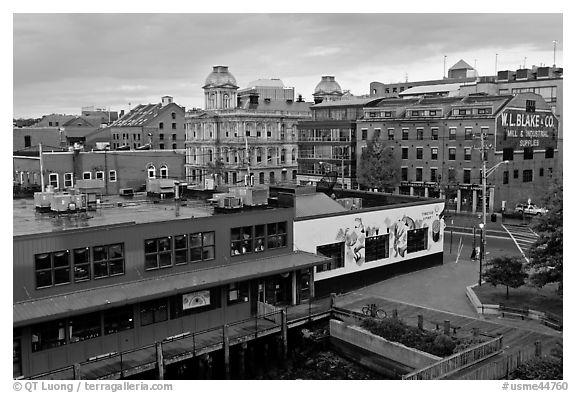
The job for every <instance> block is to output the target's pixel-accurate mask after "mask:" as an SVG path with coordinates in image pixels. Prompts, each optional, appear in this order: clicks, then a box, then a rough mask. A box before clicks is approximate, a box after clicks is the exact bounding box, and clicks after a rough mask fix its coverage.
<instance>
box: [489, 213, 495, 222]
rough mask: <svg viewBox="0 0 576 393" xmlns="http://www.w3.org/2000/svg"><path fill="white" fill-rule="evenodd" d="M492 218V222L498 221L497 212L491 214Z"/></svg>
mask: <svg viewBox="0 0 576 393" xmlns="http://www.w3.org/2000/svg"><path fill="white" fill-rule="evenodd" d="M490 220H491V221H492V222H496V213H492V214H491V215H490Z"/></svg>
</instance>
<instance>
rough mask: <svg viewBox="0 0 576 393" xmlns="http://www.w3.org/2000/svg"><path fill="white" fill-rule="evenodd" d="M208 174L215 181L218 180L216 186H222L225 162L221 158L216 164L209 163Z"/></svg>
mask: <svg viewBox="0 0 576 393" xmlns="http://www.w3.org/2000/svg"><path fill="white" fill-rule="evenodd" d="M207 167H208V172H209V173H210V174H211V175H212V177H213V178H214V180H216V185H218V186H219V185H220V184H221V181H222V175H223V173H224V162H223V161H222V159H221V158H217V159H216V160H215V161H214V162H209V163H208V164H207Z"/></svg>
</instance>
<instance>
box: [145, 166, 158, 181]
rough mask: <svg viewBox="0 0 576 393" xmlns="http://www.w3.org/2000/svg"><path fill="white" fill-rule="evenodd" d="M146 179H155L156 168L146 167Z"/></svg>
mask: <svg viewBox="0 0 576 393" xmlns="http://www.w3.org/2000/svg"><path fill="white" fill-rule="evenodd" d="M147 171H148V179H155V178H156V168H155V167H154V165H148V169H147Z"/></svg>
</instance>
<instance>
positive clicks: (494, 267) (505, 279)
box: [484, 256, 528, 299]
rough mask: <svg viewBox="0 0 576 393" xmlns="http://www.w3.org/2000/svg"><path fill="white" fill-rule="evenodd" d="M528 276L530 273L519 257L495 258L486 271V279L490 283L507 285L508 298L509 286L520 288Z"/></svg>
mask: <svg viewBox="0 0 576 393" xmlns="http://www.w3.org/2000/svg"><path fill="white" fill-rule="evenodd" d="M526 278H528V273H526V271H525V269H524V264H523V263H522V259H520V258H518V257H507V256H504V257H498V258H494V259H492V261H491V262H490V264H489V265H488V270H487V271H486V272H485V273H484V279H485V280H486V281H487V282H489V283H490V284H492V285H494V286H496V285H498V284H500V285H505V286H506V299H508V289H509V287H512V288H518V287H520V286H522V285H524V284H525V283H526Z"/></svg>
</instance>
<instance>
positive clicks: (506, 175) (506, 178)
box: [502, 171, 510, 184]
mask: <svg viewBox="0 0 576 393" xmlns="http://www.w3.org/2000/svg"><path fill="white" fill-rule="evenodd" d="M509 182H510V172H508V171H504V172H503V173H502V184H508V183H509Z"/></svg>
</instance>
